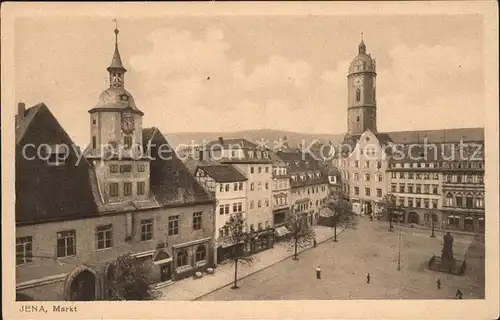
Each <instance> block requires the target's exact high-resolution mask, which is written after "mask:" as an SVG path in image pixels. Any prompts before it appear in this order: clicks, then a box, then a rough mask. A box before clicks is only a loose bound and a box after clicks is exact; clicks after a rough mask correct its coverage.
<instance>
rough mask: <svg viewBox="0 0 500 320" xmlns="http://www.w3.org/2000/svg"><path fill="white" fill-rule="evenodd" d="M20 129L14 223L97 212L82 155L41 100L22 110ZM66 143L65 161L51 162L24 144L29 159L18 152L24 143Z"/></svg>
mask: <svg viewBox="0 0 500 320" xmlns="http://www.w3.org/2000/svg"><path fill="white" fill-rule="evenodd" d="M24 121H25V122H24V123H23V124H22V129H19V130H16V135H17V136H16V141H17V145H16V159H15V162H16V169H15V170H16V181H15V190H16V223H17V224H29V223H38V222H44V221H52V220H58V219H70V218H71V219H73V218H75V217H83V216H88V215H90V214H95V213H96V212H97V205H96V201H95V198H94V194H93V192H92V187H91V183H90V176H89V173H90V172H91V168H90V165H89V163H88V162H87V161H86V160H85V159H81V160H80V161H78V155H77V154H76V152H75V151H74V149H73V148H72V146H74V143H73V141H72V140H71V138H70V137H69V136H68V134H67V133H66V131H65V130H64V129H63V128H62V127H61V125H60V124H59V122H58V121H57V119H56V118H55V117H54V115H53V114H52V113H51V112H50V110H49V109H48V108H47V106H45V104H43V103H41V104H38V105H36V106H34V107H32V108H29V109H28V110H26V112H25V118H24ZM28 144H34V145H35V146H39V145H41V144H48V145H56V144H63V145H67V146H70V148H69V157H68V158H67V160H66V164H65V165H61V166H52V165H48V164H47V163H46V162H45V161H44V160H42V159H40V158H39V157H36V154H35V153H36V150H34V149H31V148H28V149H26V150H27V153H33V154H27V156H28V157H34V159H32V160H29V159H28V158H26V157H24V156H23V154H22V149H23V147H24V146H25V145H28Z"/></svg>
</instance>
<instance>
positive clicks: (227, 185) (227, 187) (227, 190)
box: [226, 184, 229, 192]
mask: <svg viewBox="0 0 500 320" xmlns="http://www.w3.org/2000/svg"><path fill="white" fill-rule="evenodd" d="M226 192H229V184H226Z"/></svg>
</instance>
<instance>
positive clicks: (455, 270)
mask: <svg viewBox="0 0 500 320" xmlns="http://www.w3.org/2000/svg"><path fill="white" fill-rule="evenodd" d="M465 267H466V263H465V260H457V259H453V260H451V261H448V260H443V259H441V257H438V256H436V255H433V256H432V257H431V258H430V259H429V262H428V269H429V270H432V271H437V272H445V273H450V274H454V275H459V276H463V275H464V273H465Z"/></svg>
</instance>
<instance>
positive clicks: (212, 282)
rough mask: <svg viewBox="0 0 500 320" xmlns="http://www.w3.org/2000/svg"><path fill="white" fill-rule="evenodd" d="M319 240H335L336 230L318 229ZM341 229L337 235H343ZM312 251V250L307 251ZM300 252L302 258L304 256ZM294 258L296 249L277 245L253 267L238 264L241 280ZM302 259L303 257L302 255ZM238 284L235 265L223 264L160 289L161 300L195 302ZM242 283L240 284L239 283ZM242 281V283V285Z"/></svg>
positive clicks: (266, 251) (316, 227) (265, 252)
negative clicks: (228, 286) (210, 270)
mask: <svg viewBox="0 0 500 320" xmlns="http://www.w3.org/2000/svg"><path fill="white" fill-rule="evenodd" d="M314 230H315V233H316V240H317V241H318V243H321V242H322V241H328V239H331V238H332V237H333V229H332V228H328V227H323V226H314ZM342 230H343V229H342V228H338V229H337V234H339V233H341V232H342ZM304 249H309V248H304ZM304 249H300V250H299V252H300V254H303V253H304ZM311 250H312V249H311ZM292 255H293V250H292V248H290V247H288V246H287V245H286V243H283V242H280V243H276V244H275V246H274V248H272V249H269V250H265V251H262V252H259V253H257V254H256V255H254V257H255V260H254V261H253V262H252V264H238V279H240V278H242V277H245V276H248V275H250V274H252V273H255V272H258V271H260V270H262V269H264V268H267V267H269V266H271V265H273V264H276V263H278V262H280V261H283V260H284V259H287V258H290V257H291V256H292ZM299 256H300V255H299ZM233 280H234V264H221V265H219V266H218V267H217V269H216V271H215V274H213V275H205V276H204V277H202V278H201V279H193V278H187V279H183V280H180V281H178V282H175V283H174V284H172V285H170V286H167V287H163V288H160V289H158V290H157V291H158V292H159V294H160V297H159V299H160V300H184V301H186V300H188V301H189V300H193V299H196V298H198V297H200V296H203V295H205V294H207V293H210V292H212V291H214V290H217V289H219V288H222V287H224V286H226V285H228V284H232V281H233ZM239 281H240V280H239ZM239 281H238V283H239Z"/></svg>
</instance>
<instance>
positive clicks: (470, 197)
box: [465, 194, 474, 208]
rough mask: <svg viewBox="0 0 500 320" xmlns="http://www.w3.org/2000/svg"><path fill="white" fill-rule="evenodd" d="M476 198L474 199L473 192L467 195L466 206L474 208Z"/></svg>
mask: <svg viewBox="0 0 500 320" xmlns="http://www.w3.org/2000/svg"><path fill="white" fill-rule="evenodd" d="M473 203H474V200H473V199H472V195H471V194H468V195H466V196H465V206H466V207H467V208H472V207H473V206H474V205H473Z"/></svg>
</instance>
